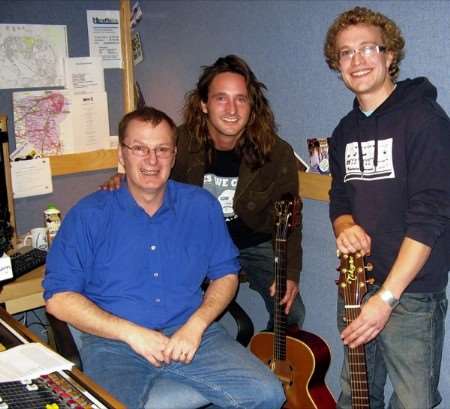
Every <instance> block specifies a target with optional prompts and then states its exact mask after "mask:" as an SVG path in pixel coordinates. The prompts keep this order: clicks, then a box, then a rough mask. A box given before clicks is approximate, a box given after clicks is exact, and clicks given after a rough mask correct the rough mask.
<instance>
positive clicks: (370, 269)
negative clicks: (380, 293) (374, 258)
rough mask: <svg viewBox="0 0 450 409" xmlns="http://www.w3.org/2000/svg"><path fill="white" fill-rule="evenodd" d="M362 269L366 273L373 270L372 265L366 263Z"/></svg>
mask: <svg viewBox="0 0 450 409" xmlns="http://www.w3.org/2000/svg"><path fill="white" fill-rule="evenodd" d="M364 268H365V269H366V270H367V271H372V270H373V264H372V263H367V265H366V266H364Z"/></svg>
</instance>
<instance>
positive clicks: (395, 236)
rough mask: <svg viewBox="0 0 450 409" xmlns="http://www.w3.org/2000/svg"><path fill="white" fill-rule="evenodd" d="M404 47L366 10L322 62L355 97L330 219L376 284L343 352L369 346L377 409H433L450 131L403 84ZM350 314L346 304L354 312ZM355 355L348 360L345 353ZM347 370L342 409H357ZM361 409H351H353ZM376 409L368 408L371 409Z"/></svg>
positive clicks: (340, 21)
mask: <svg viewBox="0 0 450 409" xmlns="http://www.w3.org/2000/svg"><path fill="white" fill-rule="evenodd" d="M404 45H405V42H404V39H403V37H402V35H401V33H400V30H399V28H398V27H397V25H396V24H395V23H394V22H393V21H392V20H390V19H389V18H387V17H386V16H384V15H382V14H380V13H377V12H374V11H372V10H369V9H367V8H363V7H355V8H354V9H352V10H349V11H346V12H344V13H342V14H341V15H339V16H338V17H337V18H336V20H335V21H334V22H333V24H332V25H331V26H330V28H329V30H328V33H327V36H326V41H325V47H324V52H325V58H326V62H327V63H328V65H329V67H330V68H331V69H333V70H336V71H337V72H338V73H339V76H340V78H341V79H342V80H343V82H344V84H345V86H346V87H347V88H348V89H349V90H350V91H352V92H353V93H354V94H355V97H356V98H355V101H354V106H353V110H352V111H351V112H350V113H349V114H348V115H347V116H345V117H344V118H343V119H342V120H341V121H340V123H339V125H338V126H337V128H336V129H335V131H334V133H333V136H332V138H331V144H330V162H331V172H332V187H331V193H330V217H331V221H332V224H333V228H334V233H335V235H336V245H337V248H338V249H339V250H340V251H341V252H342V253H344V254H347V253H353V252H357V251H359V252H361V253H362V254H364V255H366V256H367V258H368V261H370V262H371V263H372V264H373V266H374V270H373V272H372V274H373V278H374V284H369V285H368V294H367V296H366V298H365V302H364V303H363V305H362V307H361V312H360V314H359V315H358V316H357V317H355V319H354V320H353V321H352V322H351V323H348V326H347V327H346V328H345V329H344V328H343V327H344V322H343V320H342V317H343V315H344V314H343V311H344V308H346V309H351V308H354V307H355V306H354V305H346V304H345V303H344V301H343V299H342V298H340V299H339V302H338V322H339V327H340V330H341V331H342V332H341V338H342V340H343V343H344V344H345V345H346V346H347V347H349V348H355V347H357V346H360V345H365V351H366V360H367V370H368V389H369V396H370V408H371V409H378V408H384V386H385V383H386V378H387V376H389V379H390V381H391V384H392V386H393V390H394V392H393V394H392V397H391V399H390V404H389V407H390V408H392V409H405V408H407V409H428V408H433V407H435V406H437V405H438V404H439V402H440V401H441V396H440V394H439V392H438V388H437V386H438V383H439V373H440V365H441V357H442V347H443V338H444V322H445V315H446V311H447V297H446V290H445V289H446V285H447V281H448V271H449V268H450V252H449V248H450V184H449V175H450V160H449V158H450V120H449V118H448V116H447V115H446V113H445V112H444V111H443V109H442V108H441V107H440V106H439V105H438V104H437V102H436V97H437V92H436V88H435V87H434V86H433V85H432V84H431V83H430V82H429V81H428V80H427V79H426V78H423V77H421V78H415V79H406V80H404V81H398V82H396V78H397V76H398V73H399V64H400V62H401V60H402V58H403V56H404V52H403V48H404ZM347 304H348V303H347ZM346 352H348V350H346ZM349 368H350V369H352V370H353V372H355V371H357V370H358V369H359V368H354V365H352V363H351V362H349V360H348V356H347V353H346V358H345V362H344V366H343V370H342V376H341V386H342V393H341V396H340V398H339V401H338V408H340V409H343V408H355V407H363V406H360V405H361V404H362V402H360V401H358V396H361V395H360V394H359V392H360V391H358V390H357V389H358V387H359V386H360V385H355V384H351V382H350V379H349V378H350V376H349ZM352 400H353V406H352ZM364 407H367V406H364Z"/></svg>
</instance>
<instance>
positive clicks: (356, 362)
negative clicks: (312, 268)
mask: <svg viewBox="0 0 450 409" xmlns="http://www.w3.org/2000/svg"><path fill="white" fill-rule="evenodd" d="M349 287H351V286H345V287H344V288H343V290H344V291H343V294H344V302H345V306H350V305H351V306H354V304H355V303H356V302H355V299H356V294H352V293H351V289H350V288H349ZM352 295H353V297H352ZM360 312H361V307H360V306H358V308H347V307H346V308H345V318H346V320H347V322H346V325H347V326H348V325H349V324H351V323H352V322H353V321H354V320H355V319H356V318H357V317H358V315H359V313H360ZM346 352H347V360H348V364H349V372H350V386H351V393H352V409H368V408H369V401H368V385H367V371H366V361H365V351H364V345H360V346H358V347H356V348H353V349H352V348H349V347H348V346H346Z"/></svg>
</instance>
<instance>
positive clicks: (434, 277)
mask: <svg viewBox="0 0 450 409" xmlns="http://www.w3.org/2000/svg"><path fill="white" fill-rule="evenodd" d="M436 97H437V92H436V88H435V87H434V86H433V85H432V84H431V83H430V82H429V81H428V80H427V79H426V78H416V79H413V80H411V79H407V80H405V81H400V82H398V84H397V87H396V89H395V90H394V92H392V94H391V95H390V96H389V97H388V98H387V99H386V100H385V101H384V102H383V104H382V105H380V106H379V107H378V108H377V109H376V110H375V111H374V112H373V113H372V114H371V115H370V116H366V115H365V114H364V113H362V112H361V110H360V109H359V105H358V101H357V100H355V103H354V107H353V110H352V111H351V112H350V113H349V114H348V115H347V116H345V117H344V118H343V119H342V120H341V121H340V123H339V124H338V126H337V127H336V129H335V131H334V132H333V136H332V138H331V140H330V165H331V173H332V178H333V179H332V186H331V191H330V218H331V221H332V222H334V220H335V219H336V218H337V217H339V216H341V215H344V214H350V215H352V216H353V218H354V220H355V222H356V223H357V224H359V225H360V226H361V227H362V228H363V229H364V230H365V231H366V232H367V234H368V235H369V236H370V237H371V239H372V247H371V256H370V257H368V261H370V262H371V263H372V264H373V265H374V270H373V272H372V274H373V277H374V278H375V280H376V281H375V282H376V284H378V285H381V284H382V283H383V281H384V279H385V278H386V276H387V275H388V274H389V271H390V268H391V266H392V265H393V263H394V261H395V259H396V257H397V254H398V251H399V249H400V245H401V243H402V241H403V239H404V238H405V237H409V238H411V239H414V240H416V241H419V242H421V243H423V244H425V245H427V246H430V247H431V248H432V251H431V255H430V257H429V259H428V261H427V262H426V263H425V265H424V266H423V268H422V269H421V271H420V272H419V273H418V274H417V276H416V278H415V279H414V280H413V281H412V282H411V283H410V285H409V286H408V287H407V288H406V291H407V292H437V291H440V290H443V289H444V288H445V286H446V285H447V280H448V271H449V269H450V120H449V118H448V116H447V115H446V113H445V112H444V110H443V109H442V108H441V107H440V106H439V104H438V103H437V102H436Z"/></svg>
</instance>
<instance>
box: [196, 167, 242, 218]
mask: <svg viewBox="0 0 450 409" xmlns="http://www.w3.org/2000/svg"><path fill="white" fill-rule="evenodd" d="M238 179H239V178H238V177H226V176H216V175H213V174H210V173H207V174H205V176H204V178H203V187H204V188H205V189H206V190H207V191H208V192H210V193H212V194H213V195H214V196H215V197H216V198H217V199H218V200H219V202H220V205H221V206H222V211H223V215H224V217H225V220H231V219H233V218H234V217H235V214H234V210H233V199H234V194H235V193H236V186H237V182H238Z"/></svg>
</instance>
